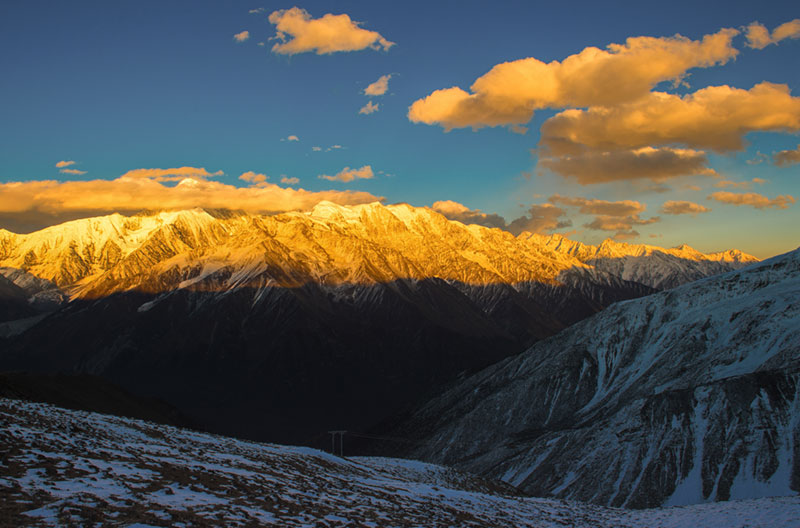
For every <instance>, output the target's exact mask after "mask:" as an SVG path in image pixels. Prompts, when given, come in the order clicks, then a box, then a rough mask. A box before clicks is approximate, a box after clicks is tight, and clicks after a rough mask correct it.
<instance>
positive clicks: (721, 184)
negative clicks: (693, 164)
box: [714, 178, 766, 189]
mask: <svg viewBox="0 0 800 528" xmlns="http://www.w3.org/2000/svg"><path fill="white" fill-rule="evenodd" d="M765 182H766V180H763V179H761V178H753V179H752V180H750V181H738V182H737V181H732V180H720V181H718V182H717V183H715V184H714V187H716V188H718V189H724V188H726V187H730V188H732V189H749V188H751V187H752V186H753V184H754V183H758V184H762V183H765Z"/></svg>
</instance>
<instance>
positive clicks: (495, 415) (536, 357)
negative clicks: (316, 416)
mask: <svg viewBox="0 0 800 528" xmlns="http://www.w3.org/2000/svg"><path fill="white" fill-rule="evenodd" d="M799 382H800V250H796V251H794V252H792V253H788V254H786V255H783V256H780V257H775V258H773V259H770V260H767V261H764V262H762V263H760V264H757V265H754V266H751V267H748V268H746V269H743V270H741V271H736V272H730V273H727V274H724V275H719V276H716V277H711V278H707V279H703V280H700V281H697V282H694V283H691V284H687V285H684V286H681V287H678V288H675V289H673V290H670V291H666V292H662V293H657V294H654V295H651V296H648V297H645V298H642V299H636V300H631V301H626V302H621V303H617V304H615V305H613V306H611V307H609V308H607V309H606V310H604V311H603V312H601V313H599V314H597V315H595V316H593V317H591V318H588V319H586V320H584V321H582V322H580V323H578V324H576V325H574V326H572V327H570V328H569V329H568V330H567V331H564V332H561V333H560V334H558V335H556V336H553V337H551V338H549V339H546V340H544V341H541V342H539V343H537V344H536V345H534V346H533V347H532V348H531V349H529V350H528V351H527V352H525V353H524V354H521V355H519V356H516V357H514V358H509V359H507V360H505V361H503V362H502V363H500V364H497V365H494V366H492V367H490V368H488V369H486V370H484V371H482V372H480V373H478V374H476V375H475V376H472V377H470V378H468V379H467V380H465V381H463V382H462V383H460V384H458V385H457V386H455V387H454V388H452V389H451V390H449V391H448V392H446V393H444V394H443V395H442V396H440V397H439V398H437V399H435V400H433V401H432V402H430V403H429V404H427V405H426V406H424V407H423V408H421V409H420V410H419V411H418V412H417V413H416V414H415V415H414V417H413V418H412V419H411V420H410V421H409V422H407V423H406V424H405V425H404V426H403V427H401V428H400V429H399V430H398V431H396V432H395V434H398V435H407V436H408V435H416V437H417V438H418V439H419V440H421V441H423V442H425V443H426V446H425V447H422V448H419V449H418V450H416V451H415V453H414V454H415V455H416V456H420V457H424V458H426V459H428V460H434V461H437V462H439V463H445V464H452V465H455V466H456V467H460V468H462V469H468V470H471V471H475V472H478V473H481V474H484V475H488V476H493V477H498V478H502V479H503V480H506V481H508V482H510V483H511V484H513V485H515V486H519V487H521V488H522V489H523V490H525V491H527V492H530V493H532V494H534V495H537V496H554V497H560V498H565V499H577V500H585V501H591V502H594V503H598V504H605V505H613V506H625V507H636V508H642V507H651V506H657V505H662V504H687V503H698V502H705V501H713V500H727V499H734V498H752V497H760V496H770V495H791V494H794V493H796V492H797V491H800V383H799Z"/></svg>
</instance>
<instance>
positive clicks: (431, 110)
mask: <svg viewBox="0 0 800 528" xmlns="http://www.w3.org/2000/svg"><path fill="white" fill-rule="evenodd" d="M738 33H739V32H738V31H737V30H735V29H721V30H720V31H718V32H717V33H714V34H712V35H706V36H704V37H703V39H702V40H690V39H688V38H686V37H682V36H680V35H675V36H673V37H661V38H654V37H631V38H628V39H627V40H626V42H625V44H610V45H609V46H607V49H605V50H601V49H599V48H595V47H589V48H585V49H584V50H583V51H581V52H580V53H578V54H575V55H571V56H569V57H567V58H566V59H564V60H563V61H561V62H558V61H553V62H550V63H544V62H542V61H539V60H537V59H535V58H527V59H520V60H516V61H512V62H505V63H502V64H498V65H496V66H495V67H493V68H492V69H491V70H490V71H489V72H488V73H486V74H485V75H483V76H482V77H480V78H478V79H477V80H476V81H475V82H474V83H473V84H472V86H471V87H470V92H466V91H465V90H463V89H461V88H459V87H452V88H446V89H442V90H436V91H435V92H433V93H431V94H430V95H429V96H427V97H425V98H423V99H419V100H417V101H415V102H414V103H413V104H412V105H411V107H410V108H409V111H408V118H409V119H410V120H411V121H413V122H415V123H426V124H438V125H441V126H442V127H444V128H445V129H446V130H450V129H453V128H463V127H472V128H473V129H478V128H481V127H485V126H505V125H523V124H525V123H527V122H528V121H530V120H531V118H532V117H533V112H534V111H535V110H538V109H543V108H568V107H586V106H610V105H617V104H621V103H627V102H630V101H635V100H637V99H638V98H640V97H643V96H645V95H647V94H648V93H649V92H650V90H651V89H652V88H653V87H655V86H656V85H657V84H658V83H660V82H662V81H668V80H676V79H681V78H682V77H683V76H684V75H685V74H686V72H687V70H689V69H691V68H705V67H710V66H714V65H717V64H725V63H726V62H728V61H729V60H731V59H733V58H734V57H736V55H737V54H738V50H737V49H736V48H734V47H733V46H732V39H733V37H734V36H736V35H737V34H738Z"/></svg>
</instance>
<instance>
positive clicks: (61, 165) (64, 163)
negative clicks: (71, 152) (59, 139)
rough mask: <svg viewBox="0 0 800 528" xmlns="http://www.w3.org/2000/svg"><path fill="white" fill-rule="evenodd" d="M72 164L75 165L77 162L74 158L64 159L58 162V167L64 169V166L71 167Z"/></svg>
mask: <svg viewBox="0 0 800 528" xmlns="http://www.w3.org/2000/svg"><path fill="white" fill-rule="evenodd" d="M70 165H75V162H74V161H72V160H62V161H59V162H58V163H56V167H57V168H59V169H63V168H64V167H69V166H70Z"/></svg>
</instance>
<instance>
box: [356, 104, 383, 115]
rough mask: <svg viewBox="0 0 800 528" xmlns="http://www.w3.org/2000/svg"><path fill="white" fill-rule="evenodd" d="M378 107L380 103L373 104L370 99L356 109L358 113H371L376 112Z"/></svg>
mask: <svg viewBox="0 0 800 528" xmlns="http://www.w3.org/2000/svg"><path fill="white" fill-rule="evenodd" d="M378 107H380V105H377V104H373V103H372V101H368V102H367V104H365V105H364V106H363V107H362V108H361V110H359V111H358V113H359V114H365V115H369V114H371V113H373V112H377V111H378Z"/></svg>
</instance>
